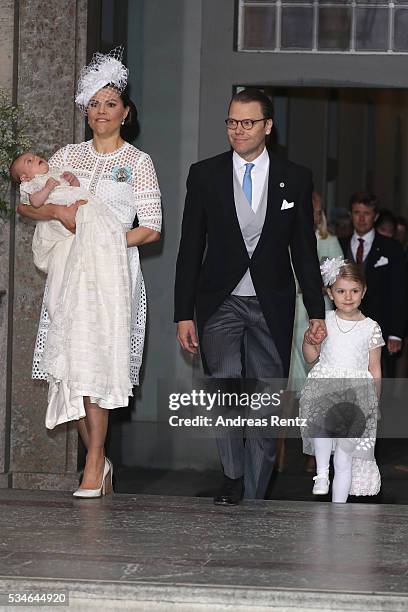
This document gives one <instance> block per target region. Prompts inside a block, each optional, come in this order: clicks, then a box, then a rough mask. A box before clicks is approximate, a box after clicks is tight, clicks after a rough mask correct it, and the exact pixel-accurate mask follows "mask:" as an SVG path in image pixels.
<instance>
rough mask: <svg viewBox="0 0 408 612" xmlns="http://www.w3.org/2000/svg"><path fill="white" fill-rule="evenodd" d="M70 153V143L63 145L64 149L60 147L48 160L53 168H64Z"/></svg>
mask: <svg viewBox="0 0 408 612" xmlns="http://www.w3.org/2000/svg"><path fill="white" fill-rule="evenodd" d="M67 154H68V145H67V146H66V147H62V149H58V151H55V153H54V155H52V156H51V157H50V159H49V160H48V163H49V165H50V166H51V167H52V168H62V167H64V166H66V162H65V160H66V158H67Z"/></svg>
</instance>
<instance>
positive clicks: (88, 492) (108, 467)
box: [72, 457, 113, 498]
mask: <svg viewBox="0 0 408 612" xmlns="http://www.w3.org/2000/svg"><path fill="white" fill-rule="evenodd" d="M112 473H113V466H112V463H111V462H110V461H109V459H107V458H106V457H105V465H104V467H103V475H102V483H101V486H100V487H99V489H81V488H79V489H77V490H76V491H74V493H73V494H72V495H73V496H74V497H83V498H91V497H101V495H108V494H109V493H112V490H113V489H112Z"/></svg>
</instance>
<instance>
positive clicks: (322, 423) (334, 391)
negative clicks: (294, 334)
mask: <svg viewBox="0 0 408 612" xmlns="http://www.w3.org/2000/svg"><path fill="white" fill-rule="evenodd" d="M326 325H327V337H326V338H325V340H324V341H323V342H322V346H321V352H320V358H319V361H318V363H317V364H316V365H315V366H314V367H313V368H312V370H311V371H310V372H309V374H308V377H307V379H306V382H305V384H304V386H303V389H302V391H301V396H300V404H299V416H300V417H301V418H302V419H305V420H306V426H305V427H302V428H301V433H302V438H303V452H304V453H306V454H309V455H314V445H313V438H319V437H332V438H333V450H334V448H335V445H336V444H339V445H340V447H341V448H342V449H343V450H344V451H345V452H346V453H350V454H351V455H352V457H353V463H352V484H351V490H350V495H376V494H377V493H378V491H379V490H380V484H381V478H380V473H379V470H378V466H377V463H376V461H375V457H374V448H375V440H376V432H377V418H378V399H377V394H376V390H375V383H374V379H373V377H372V375H371V373H370V372H369V371H368V362H369V351H370V350H372V349H374V348H376V347H380V346H384V344H385V342H384V340H383V337H382V334H381V329H380V327H379V325H378V324H377V323H376V322H375V321H373V320H372V319H370V318H369V317H367V318H365V319H363V320H361V321H358V322H356V321H345V320H344V319H338V317H337V315H336V312H335V311H329V312H326Z"/></svg>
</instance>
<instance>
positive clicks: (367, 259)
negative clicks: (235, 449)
mask: <svg viewBox="0 0 408 612" xmlns="http://www.w3.org/2000/svg"><path fill="white" fill-rule="evenodd" d="M350 212H351V220H352V223H353V227H354V233H353V235H352V237H351V238H350V239H347V240H340V243H341V246H342V249H343V252H344V255H345V257H346V258H347V259H349V260H351V261H354V262H356V263H358V264H361V265H362V266H363V267H364V271H365V276H366V280H367V292H366V294H365V296H364V299H363V301H362V304H361V310H362V312H363V313H364V314H365V315H366V316H367V317H371V318H372V319H374V320H375V321H377V323H378V324H379V325H380V326H381V329H382V333H383V336H384V340H385V341H386V343H387V346H386V350H384V351H383V375H384V376H387V377H393V376H394V370H395V355H396V353H398V352H399V351H400V350H401V343H402V338H403V337H404V332H405V325H406V318H407V299H406V273H405V262H404V252H403V249H402V247H401V245H400V244H399V243H398V242H397V241H396V240H394V239H393V238H388V237H386V236H382V235H380V234H379V233H378V232H376V231H375V229H374V224H375V222H376V220H377V217H378V202H377V198H376V196H375V195H373V194H370V193H366V192H356V193H353V195H352V196H351V198H350Z"/></svg>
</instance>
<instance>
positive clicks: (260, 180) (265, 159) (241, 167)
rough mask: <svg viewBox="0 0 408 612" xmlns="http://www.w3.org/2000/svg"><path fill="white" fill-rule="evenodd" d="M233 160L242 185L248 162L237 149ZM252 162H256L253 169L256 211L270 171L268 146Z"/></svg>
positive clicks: (253, 193) (254, 206) (253, 204)
mask: <svg viewBox="0 0 408 612" xmlns="http://www.w3.org/2000/svg"><path fill="white" fill-rule="evenodd" d="M232 162H233V166H234V172H235V174H236V176H237V178H238V180H239V183H240V185H242V182H243V180H244V174H245V170H246V164H247V163H248V162H247V160H246V159H244V158H243V157H241V156H240V155H238V153H236V151H234V153H233V155H232ZM251 164H254V167H253V168H252V171H251V178H252V210H253V211H254V212H256V211H257V209H258V206H259V202H260V201H261V196H262V190H263V187H264V183H265V179H266V177H267V175H268V172H269V155H268V151H267V150H266V148H265V149H264V150H263V151H262V153H261V154H260V155H259V156H258V157H257V158H256V159H254V160H252V162H251Z"/></svg>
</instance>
